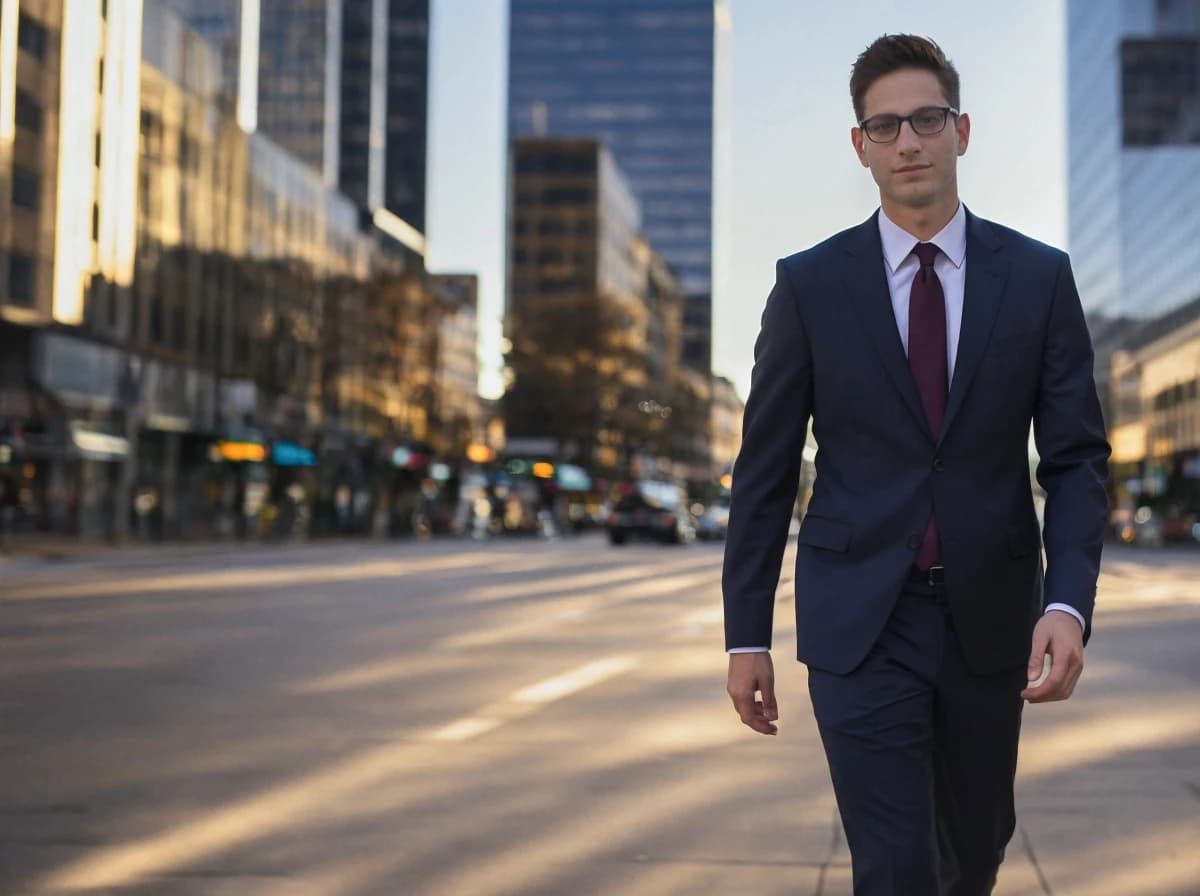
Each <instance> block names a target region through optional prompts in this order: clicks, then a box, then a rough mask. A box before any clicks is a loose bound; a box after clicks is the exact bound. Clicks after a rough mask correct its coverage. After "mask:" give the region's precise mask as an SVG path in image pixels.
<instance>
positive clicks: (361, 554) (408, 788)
mask: <svg viewBox="0 0 1200 896" xmlns="http://www.w3.org/2000/svg"><path fill="white" fill-rule="evenodd" d="M720 556H721V554H720V548H719V547H716V546H700V545H693V546H690V547H688V548H682V549H657V548H652V547H631V548H627V549H620V550H617V549H611V548H609V547H608V546H607V545H605V544H604V543H603V542H601V541H599V540H594V539H583V540H580V541H567V542H552V543H545V542H540V541H505V542H492V543H487V544H451V543H432V544H405V545H338V546H315V547H305V548H288V549H257V550H245V551H239V552H232V553H231V552H216V551H213V550H200V551H193V552H183V553H175V554H162V555H156V554H146V553H141V554H137V555H122V554H118V555H111V556H105V555H101V556H97V557H92V558H86V559H83V560H80V561H78V562H74V563H64V564H61V565H58V566H44V565H29V564H24V565H19V566H13V567H10V568H9V569H8V570H7V571H5V572H0V893H3V894H10V893H11V894H49V893H72V892H100V893H118V894H127V893H139V894H142V893H144V894H155V896H158V894H168V896H171V894H184V896H191V894H206V896H207V894H217V896H222V894H253V896H260V894H262V896H284V894H286V896H307V894H314V896H316V894H319V896H328V894H356V896H357V894H384V896H390V894H404V896H408V894H448V896H460V894H461V896H470V894H489V896H490V894H545V896H550V894H554V896H560V894H622V896H626V894H629V896H663V894H702V896H710V894H742V893H756V894H776V893H777V894H784V893H787V894H821V896H847V894H849V892H850V887H849V869H848V861H847V857H846V853H845V849H844V845H843V843H842V841H841V835H840V831H839V828H838V825H837V823H836V817H835V810H834V803H833V798H832V795H831V792H830V788H829V785H828V779H827V776H826V771H825V768H824V763H823V758H822V756H821V753H820V748H819V744H818V740H817V736H816V731H815V727H814V725H813V722H812V719H811V717H810V715H809V714H808V711H807V706H806V696H805V693H806V692H805V685H804V674H803V669H802V668H801V667H799V666H797V665H796V664H794V663H790V662H786V661H785V659H784V657H785V655H786V654H787V653H788V652H789V651H790V649H791V644H792V629H791V623H790V620H789V616H790V613H791V605H790V598H789V597H788V593H789V592H788V588H787V587H786V586H785V587H784V588H782V589H781V599H780V603H779V616H778V629H779V636H778V642H777V643H778V644H779V645H780V650H778V651H777V667H778V672H779V675H780V682H779V691H780V699H781V701H782V710H783V714H784V717H783V723H782V731H781V735H780V737H778V738H773V739H769V738H762V737H757V736H755V735H753V734H751V733H750V732H748V731H746V730H745V729H743V728H741V727H740V726H739V725H738V724H737V723H736V720H735V718H734V716H733V713H732V710H731V709H730V708H729V706H728V703H727V700H726V698H725V695H724V692H723V675H724V657H723V655H722V653H721V650H720V613H719V567H720ZM1101 600H1102V606H1103V608H1104V609H1103V610H1102V612H1101V614H1100V617H1099V619H1098V622H1097V634H1096V637H1095V640H1094V641H1093V643H1092V646H1091V647H1090V648H1089V650H1088V669H1087V671H1086V672H1085V678H1084V682H1083V684H1082V685H1081V688H1080V690H1079V692H1078V694H1077V697H1076V699H1075V700H1073V701H1071V702H1070V703H1068V704H1064V705H1058V706H1041V707H1030V708H1029V709H1028V710H1027V714H1026V723H1027V724H1026V738H1025V740H1024V745H1023V754H1022V762H1021V776H1020V783H1019V797H1020V805H1019V810H1020V829H1019V831H1018V833H1017V837H1016V838H1015V840H1014V842H1013V844H1012V848H1011V850H1010V860H1009V862H1008V864H1007V865H1006V868H1005V871H1004V873H1003V875H1002V878H1001V885H1000V887H999V889H998V891H997V892H998V893H999V894H1002V896H1036V894H1043V896H1044V894H1050V893H1052V894H1054V896H1196V894H1200V849H1198V848H1197V845H1196V844H1197V843H1200V659H1198V656H1200V652H1198V651H1197V646H1196V645H1197V644H1200V554H1197V553H1180V552H1158V553H1153V554H1146V553H1136V552H1129V551H1120V550H1114V551H1112V552H1110V554H1109V559H1108V562H1107V564H1106V570H1105V574H1104V577H1103V581H1102V583H1101Z"/></svg>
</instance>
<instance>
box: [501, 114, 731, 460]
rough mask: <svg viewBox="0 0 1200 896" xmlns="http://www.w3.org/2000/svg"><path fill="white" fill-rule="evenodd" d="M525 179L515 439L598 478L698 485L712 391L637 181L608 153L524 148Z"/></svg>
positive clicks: (511, 319)
mask: <svg viewBox="0 0 1200 896" xmlns="http://www.w3.org/2000/svg"><path fill="white" fill-rule="evenodd" d="M512 169H513V173H512V183H511V187H510V195H511V196H512V207H511V209H510V214H509V221H510V226H509V239H508V245H509V260H508V268H509V285H508V296H509V303H508V308H507V314H506V318H505V330H506V336H507V339H508V342H509V344H510V350H509V352H508V354H507V359H506V360H507V374H508V379H509V382H508V390H507V391H506V393H505V396H504V411H505V420H506V426H507V435H508V438H509V439H514V440H519V441H521V442H525V443H530V444H532V443H535V442H540V443H542V444H545V445H547V446H548V448H547V450H546V451H545V452H543V453H544V454H545V455H546V458H547V459H552V460H559V461H567V462H571V463H577V464H580V465H582V466H584V467H585V468H587V469H588V470H589V471H591V472H593V473H594V474H598V475H605V476H629V475H638V474H643V475H644V474H647V473H650V472H662V473H673V474H679V475H680V477H681V478H690V475H689V474H690V473H691V472H692V467H691V466H690V465H689V463H688V462H689V461H695V460H697V459H698V458H699V457H701V456H702V457H703V458H707V421H708V416H707V414H708V411H707V401H708V399H709V397H710V395H709V394H708V392H707V387H706V384H707V381H708V377H707V374H701V373H699V372H697V371H695V370H693V369H691V368H688V367H686V366H685V365H683V364H682V363H681V361H680V358H681V354H682V319H683V301H684V299H683V292H682V289H681V287H680V285H679V282H678V279H677V278H676V277H675V275H674V273H673V271H672V270H671V268H670V267H669V265H667V264H666V262H665V261H664V260H663V259H662V258H661V257H660V256H658V255H657V253H656V252H655V251H654V249H653V246H652V245H651V244H650V243H648V242H647V241H646V240H645V239H644V238H643V237H642V236H641V227H640V214H641V213H640V208H639V206H638V202H637V199H636V198H635V196H634V194H633V191H632V189H631V188H630V186H629V184H628V181H627V180H626V179H625V177H624V175H623V173H622V172H621V171H620V169H619V168H618V166H617V165H616V163H615V161H614V160H613V157H612V155H611V154H610V153H609V152H608V150H607V148H606V147H605V146H604V145H603V144H602V143H600V142H599V141H597V140H587V139H571V138H534V137H531V138H519V139H517V140H515V141H514V143H513V145H512ZM689 376H690V379H689V378H688V377H689ZM697 384H698V387H697ZM693 387H696V388H693ZM692 399H695V401H693V400H692ZM699 401H702V402H704V404H703V407H698V406H697V402H699ZM676 465H679V468H678V469H676ZM705 473H706V474H707V470H705Z"/></svg>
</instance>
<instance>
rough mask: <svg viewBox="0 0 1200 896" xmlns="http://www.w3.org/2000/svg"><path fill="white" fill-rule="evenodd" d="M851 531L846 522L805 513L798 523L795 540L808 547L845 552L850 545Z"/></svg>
mask: <svg viewBox="0 0 1200 896" xmlns="http://www.w3.org/2000/svg"><path fill="white" fill-rule="evenodd" d="M852 532H853V530H851V528H850V526H849V524H847V523H842V522H839V521H838V520H831V519H826V518H825V517H821V516H807V515H806V516H805V517H804V521H803V522H802V523H801V524H800V536H799V538H798V539H797V540H798V541H799V542H800V544H806V545H809V546H810V547H814V548H824V549H825V550H827V551H837V552H838V553H845V552H846V551H847V550H848V549H849V547H850V536H851V534H852Z"/></svg>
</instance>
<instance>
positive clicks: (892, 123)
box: [858, 106, 958, 143]
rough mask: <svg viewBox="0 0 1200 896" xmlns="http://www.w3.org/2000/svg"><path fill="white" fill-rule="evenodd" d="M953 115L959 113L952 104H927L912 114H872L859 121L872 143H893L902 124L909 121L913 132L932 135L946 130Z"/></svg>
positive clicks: (925, 135)
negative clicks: (947, 123)
mask: <svg viewBox="0 0 1200 896" xmlns="http://www.w3.org/2000/svg"><path fill="white" fill-rule="evenodd" d="M951 115H958V110H957V109H955V108H954V107H952V106H925V107H923V108H921V109H918V110H917V111H916V112H914V113H913V114H912V115H872V116H871V117H870V118H866V119H863V120H862V121H860V122H859V123H858V126H859V127H860V128H862V130H863V133H864V134H866V135H867V139H869V140H870V141H871V142H872V143H891V142H892V141H894V140H895V139H896V138H897V137H899V136H900V126H901V125H902V124H904V122H906V121H907V122H908V123H909V124H910V125H911V126H912V129H913V133H915V134H918V135H919V136H921V137H932V136H933V135H934V134H940V133H941V132H942V131H944V130H946V122H947V121H948V120H949V118H950V116H951Z"/></svg>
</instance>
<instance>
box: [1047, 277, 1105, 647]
mask: <svg viewBox="0 0 1200 896" xmlns="http://www.w3.org/2000/svg"><path fill="white" fill-rule="evenodd" d="M1094 363H1095V362H1094V358H1093V354H1092V343H1091V338H1090V336H1089V335H1088V330H1087V324H1086V323H1085V321H1084V317H1083V308H1082V307H1081V306H1080V302H1079V293H1078V292H1077V291H1076V289H1075V278H1074V276H1073V275H1072V273H1071V264H1070V261H1069V259H1068V258H1067V256H1066V255H1063V256H1062V257H1061V259H1060V261H1059V269H1058V276H1057V281H1056V283H1055V289H1054V298H1053V305H1052V307H1051V309H1050V320H1049V324H1048V327H1047V334H1046V342H1045V347H1044V349H1043V353H1042V371H1041V377H1040V379H1039V386H1038V396H1037V406H1036V409H1035V411H1034V419H1033V430H1034V439H1035V442H1036V444H1037V449H1038V453H1039V455H1040V456H1041V462H1040V463H1039V464H1038V468H1037V479H1038V482H1039V483H1041V485H1042V488H1044V489H1045V490H1046V512H1045V521H1044V526H1043V532H1042V539H1043V541H1044V543H1045V546H1046V588H1045V603H1047V604H1052V603H1062V604H1067V605H1068V606H1070V607H1073V608H1074V609H1076V610H1078V611H1079V613H1080V615H1081V616H1083V618H1084V640H1085V641H1086V640H1087V639H1088V638H1089V637H1090V636H1091V629H1092V610H1093V608H1094V607H1095V603H1096V580H1097V579H1098V578H1099V575H1100V552H1101V548H1102V546H1103V543H1104V531H1105V527H1106V526H1107V523H1108V494H1107V491H1106V483H1107V480H1108V457H1109V453H1110V450H1109V445H1108V440H1107V439H1106V437H1105V430H1104V419H1103V416H1102V414H1101V410H1100V401H1099V398H1098V397H1097V395H1096V382H1095V377H1094V370H1093V365H1094Z"/></svg>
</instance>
